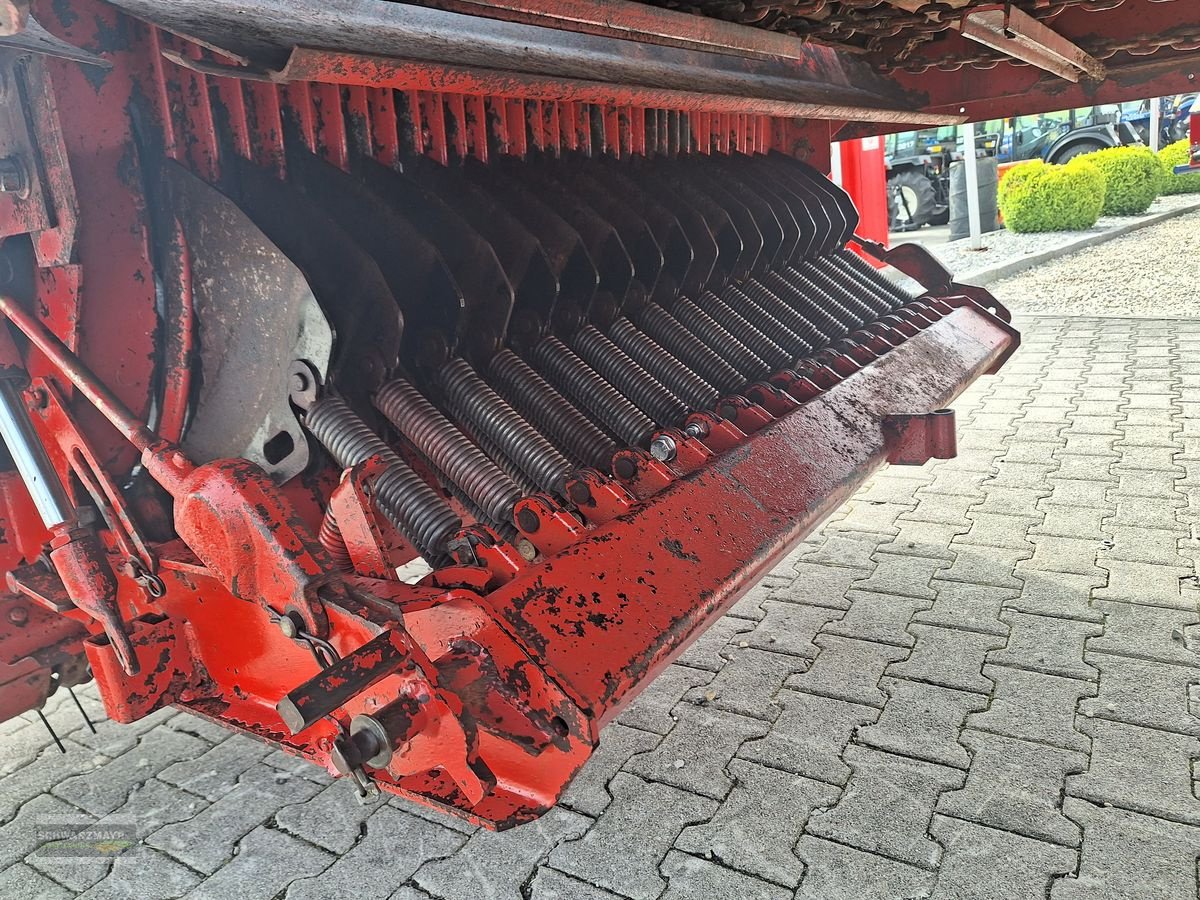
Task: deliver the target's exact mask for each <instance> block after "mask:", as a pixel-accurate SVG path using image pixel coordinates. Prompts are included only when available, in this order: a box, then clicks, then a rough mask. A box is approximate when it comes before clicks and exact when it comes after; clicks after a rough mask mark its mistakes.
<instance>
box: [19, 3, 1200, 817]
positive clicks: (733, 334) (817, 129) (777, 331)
mask: <svg viewBox="0 0 1200 900" xmlns="http://www.w3.org/2000/svg"><path fill="white" fill-rule="evenodd" d="M1102 6H1103V9H1102V10H1099V11H1097V10H1096V9H1095V8H1093V5H1089V4H1079V3H1077V2H1072V0H1038V2H1036V3H1035V2H1028V3H1016V4H1010V5H1009V6H1008V7H1007V8H1002V9H1001V18H1002V21H1001V22H1000V24H999V25H997V20H996V16H995V14H996V9H995V8H994V7H993V6H986V5H981V4H978V3H974V2H967V3H963V2H950V3H936V4H934V3H924V2H922V0H896V2H893V3H890V4H889V3H880V2H858V0H856V2H854V3H851V2H849V0H841V2H825V0H818V2H805V3H799V4H796V3H791V4H787V5H782V6H780V5H776V6H772V5H770V4H766V5H761V4H759V5H753V8H751V6H747V5H745V4H741V3H738V4H720V3H714V4H709V3H704V4H699V5H697V6H696V8H695V9H694V10H690V12H691V13H695V14H689V12H680V11H677V10H666V9H658V8H656V7H654V6H648V5H639V4H630V3H623V2H618V0H608V2H606V3H605V4H603V6H602V7H601V6H600V5H593V4H590V3H587V2H580V3H570V2H554V3H551V2H549V0H525V2H522V3H519V4H518V3H515V2H499V3H497V2H492V0H489V2H483V0H479V2H477V0H431V2H430V3H429V4H428V5H426V6H417V5H408V4H401V3H394V2H389V0H343V2H339V3H336V4H326V3H317V2H315V0H303V2H295V0H292V2H286V3H285V2H283V0H243V2H239V3H237V4H234V3H228V2H224V0H171V2H166V0H116V2H112V3H105V2H101V0H45V2H40V0H38V2H34V3H33V4H32V8H30V6H29V4H27V3H25V2H22V0H8V2H0V34H3V35H4V36H3V37H0V116H2V117H3V125H2V126H0V192H2V193H0V240H2V244H0V312H2V313H3V315H4V318H5V319H6V320H7V324H6V325H5V326H3V328H2V329H0V374H2V378H0V436H2V437H3V439H4V444H5V445H6V447H7V448H8V454H7V457H6V458H5V459H3V460H2V463H3V464H2V465H0V516H2V517H3V523H2V535H3V540H2V542H0V567H2V568H3V569H4V571H6V572H7V590H6V592H5V593H4V594H3V595H0V718H6V717H11V716H13V715H17V714H19V713H21V712H23V711H26V710H30V709H36V708H38V707H39V706H40V705H41V704H42V703H43V702H44V700H45V699H46V697H47V696H48V695H49V694H51V693H52V692H54V691H56V690H61V689H69V688H70V687H71V686H73V685H75V684H78V683H80V682H82V681H84V680H85V679H88V678H94V679H95V680H96V681H97V683H98V686H99V690H100V694H101V696H102V697H103V700H104V704H105V708H106V710H107V712H108V715H109V716H110V717H111V718H113V719H116V720H118V721H122V722H128V721H132V720H136V719H138V718H141V717H143V716H145V715H147V714H149V713H150V712H152V711H154V710H156V709H158V708H160V707H162V706H164V705H168V704H169V705H173V706H175V707H178V708H180V709H186V710H189V711H191V712H193V713H195V714H197V715H200V716H204V717H206V718H209V719H211V720H213V721H216V722H219V723H221V724H223V725H225V726H227V727H229V728H232V729H235V730H237V731H241V732H244V733H247V734H250V735H253V736H255V737H257V738H259V739H261V740H263V741H265V742H267V743H269V744H272V745H274V746H277V747H281V748H283V749H284V750H286V751H288V752H290V753H293V754H297V755H300V756H303V757H305V758H307V759H310V760H312V761H313V762H314V763H317V764H319V765H322V766H325V767H327V768H329V769H330V770H331V771H334V772H337V773H340V774H342V775H345V776H348V777H351V778H353V779H354V780H355V781H356V782H357V784H358V785H359V787H360V789H361V790H362V791H363V792H364V793H365V792H371V791H375V790H378V789H383V790H386V791H389V792H393V793H397V794H401V795H403V796H406V797H409V798H411V799H413V800H416V801H419V802H423V803H427V804H430V805H434V806H437V807H440V808H442V809H445V810H447V811H449V812H452V813H455V814H458V815H461V816H464V817H467V818H469V819H471V820H472V821H476V822H482V823H484V824H486V825H489V826H491V827H497V828H503V827H508V826H511V825H514V824H517V823H520V822H524V821H528V820H530V819H532V818H534V817H536V816H537V815H539V814H540V813H541V812H543V811H545V810H546V809H548V808H549V807H550V806H551V805H552V804H553V803H554V802H555V800H556V798H557V797H558V796H559V795H560V793H561V792H562V790H563V788H564V787H565V785H566V784H567V783H568V782H569V780H570V779H571V777H572V776H573V775H574V774H575V773H576V772H577V771H578V770H579V768H580V766H582V765H583V763H584V762H585V761H586V759H587V758H588V756H589V754H590V753H591V752H592V749H593V748H594V746H595V745H596V743H597V741H598V740H599V739H601V738H600V735H601V728H602V726H603V725H604V724H605V723H606V722H608V721H610V720H611V719H612V718H613V717H614V716H616V715H617V714H618V713H619V711H620V710H621V709H622V708H623V707H624V706H625V705H626V704H628V703H629V701H630V700H631V699H632V698H633V697H634V695H635V694H636V693H637V692H638V691H639V690H640V689H641V688H643V687H644V686H645V685H646V684H647V682H648V681H650V680H651V679H652V678H654V677H655V675H656V674H657V673H658V672H660V671H661V670H662V669H663V668H664V667H665V666H667V665H668V664H669V663H670V662H671V661H672V660H673V659H674V658H676V657H677V656H678V655H679V654H680V653H681V652H683V650H684V649H685V648H686V647H687V646H688V644H689V643H690V642H691V641H693V640H694V639H695V638H696V637H697V636H698V635H699V634H700V633H701V632H702V631H703V630H704V628H705V627H706V626H707V625H708V624H710V623H711V622H712V621H713V620H714V619H715V618H717V617H719V616H720V615H721V614H722V613H723V612H724V611H725V610H727V609H728V608H729V606H730V605H731V604H732V603H734V602H735V601H736V600H737V598H738V597H739V596H740V595H741V594H742V593H744V592H745V591H746V590H747V589H748V588H749V587H750V586H751V585H752V584H753V583H754V581H755V580H756V579H757V578H758V577H760V576H761V575H762V574H764V573H765V572H766V571H768V570H769V569H770V568H771V566H772V565H773V564H774V563H775V562H776V561H778V560H779V559H780V558H781V557H782V556H783V555H784V554H786V553H787V552H788V551H789V549H791V548H792V547H794V546H795V544H796V543H797V542H798V541H799V540H801V539H802V538H803V537H804V535H805V534H806V533H808V532H809V531H810V530H811V529H812V528H814V527H815V526H816V525H817V524H818V523H819V522H820V521H821V520H822V518H823V517H824V516H825V515H826V514H827V513H828V512H829V511H830V510H831V509H833V508H834V507H835V506H836V505H837V504H839V503H840V502H842V501H843V500H844V499H845V498H846V497H848V496H849V495H850V494H851V493H852V492H853V491H854V490H855V488H856V487H857V486H858V485H859V484H861V482H862V481H863V480H864V479H865V478H866V477H867V476H868V475H869V474H870V473H871V471H872V470H874V469H875V468H876V467H878V466H879V465H881V464H882V463H884V462H885V461H891V462H896V463H920V462H923V461H925V460H928V459H930V458H933V457H946V456H949V455H952V454H953V452H954V426H953V416H952V414H949V413H947V412H945V409H944V408H945V407H946V406H947V405H948V404H949V403H950V402H951V401H952V400H953V398H954V397H955V396H956V395H957V394H958V393H959V392H960V391H961V390H962V389H963V388H964V387H965V386H967V385H968V384H970V383H971V382H972V381H973V380H974V379H975V378H977V377H979V376H980V375H982V374H984V373H986V372H989V371H992V370H994V369H995V368H996V367H997V366H999V365H1000V364H1002V362H1003V361H1004V359H1005V358H1006V357H1007V356H1008V355H1009V354H1010V353H1011V352H1012V351H1013V350H1014V349H1015V347H1016V344H1017V340H1018V337H1017V334H1016V332H1015V331H1014V330H1013V328H1012V327H1011V325H1010V324H1009V323H1008V316H1007V314H1006V312H1005V310H1004V309H1003V308H1002V307H1001V306H1000V305H999V304H998V303H996V302H995V301H994V300H993V299H992V298H991V297H989V296H988V295H987V293H986V292H985V291H982V290H979V289H976V288H969V287H965V286H962V285H958V284H955V283H954V282H953V280H952V278H951V276H950V275H949V274H948V273H947V272H945V270H943V269H942V268H941V267H940V266H939V265H937V263H936V262H935V261H934V260H933V259H932V258H930V257H929V256H928V255H926V254H924V253H923V252H922V251H920V250H919V249H917V248H913V247H902V248H898V249H897V250H893V251H891V252H890V253H885V251H884V250H883V248H881V247H878V246H875V245H871V244H870V243H869V242H866V241H863V240H858V241H856V240H855V237H854V233H855V227H856V223H857V214H856V213H855V210H854V208H853V205H852V204H851V203H850V202H849V200H848V198H847V197H846V195H845V194H844V193H843V192H842V191H841V190H840V189H839V188H838V187H836V186H835V185H834V184H832V183H831V182H830V181H829V180H828V179H827V178H825V177H824V175H823V173H824V172H825V171H826V170H827V168H828V143H829V139H830V137H831V136H832V135H838V136H841V137H845V136H852V135H854V134H869V133H879V132H881V131H886V130H889V129H894V128H902V127H905V126H907V125H913V124H938V123H949V122H956V121H962V120H963V119H964V118H965V117H968V116H970V117H972V118H976V119H983V118H988V117H990V116H992V115H1002V114H1011V113H1012V112H1013V111H1015V110H1014V109H1013V108H1012V107H1013V104H1014V103H1016V102H1017V100H1018V99H1019V101H1020V102H1021V103H1022V104H1023V105H1024V106H1025V108H1026V109H1025V110H1024V111H1028V108H1029V107H1030V106H1035V107H1036V106H1039V105H1041V106H1042V107H1044V108H1047V109H1049V108H1058V107H1062V106H1063V105H1069V104H1071V103H1072V102H1075V99H1077V98H1076V97H1075V95H1076V94H1080V95H1082V94H1083V93H1085V92H1086V93H1087V94H1088V95H1089V96H1094V97H1098V98H1100V99H1105V98H1117V99H1119V98H1123V97H1125V96H1131V95H1133V94H1138V93H1141V94H1165V93H1170V92H1178V91H1180V90H1183V86H1182V84H1183V82H1185V81H1186V80H1187V79H1188V78H1189V77H1190V75H1189V72H1190V70H1189V68H1188V67H1189V66H1193V65H1194V58H1195V52H1194V49H1195V47H1197V46H1200V17H1198V15H1197V13H1196V11H1195V10H1192V9H1191V8H1190V4H1186V3H1183V2H1162V3H1153V2H1149V0H1125V2H1124V3H1120V2H1115V3H1113V2H1109V3H1105V4H1103V5H1102ZM1023 10H1024V12H1023ZM1132 23H1137V28H1133V27H1132ZM997 29H999V30H997ZM1052 29H1053V30H1052ZM1071 37H1074V38H1077V39H1078V40H1079V41H1080V46H1075V45H1071V44H1069V42H1068V41H1067V38H1071ZM1031 47H1032V48H1034V49H1030V48H1031ZM1072 47H1073V48H1074V49H1072ZM972 48H974V49H972ZM981 48H982V49H981ZM1038 48H1041V49H1040V50H1038ZM850 51H853V52H850ZM1010 54H1011V55H1015V57H1017V58H1016V59H1013V58H1012V56H1010ZM1039 54H1040V55H1039ZM1099 58H1104V59H1105V61H1106V62H1105V63H1101V62H1100V61H1099ZM1030 62H1032V63H1033V65H1029V64H1028V63H1030ZM1105 65H1107V67H1108V73H1109V74H1115V75H1118V76H1119V77H1114V78H1110V79H1109V80H1107V81H1106V80H1104V75H1105ZM978 68H988V69H990V70H991V72H990V75H989V77H988V78H986V79H981V78H978V77H975V76H974V73H975V72H976V70H977V69H978ZM1064 78H1066V79H1068V81H1066V82H1064V80H1063V79H1064ZM1071 80H1073V81H1076V82H1079V83H1078V84H1074V85H1072V84H1070V83H1069V81H1071ZM1014 98H1015V99H1014ZM1096 102H1099V100H1097V101H1096ZM1106 102H1107V101H1106ZM859 251H862V252H863V253H865V254H866V255H867V256H874V257H877V258H878V257H883V258H886V259H887V260H888V261H889V262H891V263H893V264H894V265H896V266H897V267H899V268H901V269H902V270H904V271H906V272H907V273H908V274H910V275H911V276H913V277H914V278H915V279H916V280H917V282H919V283H920V284H921V285H922V286H923V287H922V288H921V289H920V290H919V291H917V292H915V293H914V292H910V291H908V290H906V289H903V288H899V287H897V286H896V284H895V283H894V282H893V281H891V280H889V279H888V278H885V277H884V276H883V275H881V274H880V273H879V271H878V270H877V269H876V268H875V266H873V265H872V264H871V263H870V262H868V261H866V259H865V258H864V256H863V255H862V254H860V252H859ZM418 564H420V566H418ZM418 568H420V571H417V569H418Z"/></svg>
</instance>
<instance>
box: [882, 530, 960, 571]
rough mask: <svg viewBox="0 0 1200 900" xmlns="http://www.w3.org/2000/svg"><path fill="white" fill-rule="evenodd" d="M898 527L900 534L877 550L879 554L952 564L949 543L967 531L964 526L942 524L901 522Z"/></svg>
mask: <svg viewBox="0 0 1200 900" xmlns="http://www.w3.org/2000/svg"><path fill="white" fill-rule="evenodd" d="M899 525H900V533H899V534H897V535H896V537H895V539H894V540H893V541H892V542H891V543H890V544H884V545H883V546H882V547H880V548H879V549H880V552H881V553H887V554H890V555H894V556H920V557H924V558H926V559H943V560H947V561H948V562H953V561H954V551H953V550H951V549H950V542H951V541H953V540H954V538H955V537H957V536H958V535H960V534H964V533H965V532H966V531H967V526H965V525H946V524H944V523H942V522H905V521H901V522H900V523H899Z"/></svg>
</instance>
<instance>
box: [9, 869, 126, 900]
mask: <svg viewBox="0 0 1200 900" xmlns="http://www.w3.org/2000/svg"><path fill="white" fill-rule="evenodd" d="M74 896H76V895H75V893H74V892H73V891H68V890H67V889H66V888H65V887H62V886H61V885H58V884H55V883H54V882H53V881H51V880H50V879H49V878H47V877H46V876H45V875H42V874H41V873H40V872H36V871H34V870H33V869H31V868H29V866H27V865H24V864H23V863H17V864H16V865H14V866H9V867H8V868H7V869H5V870H3V871H0V897H4V898H6V900H68V898H71V897H74ZM128 896H131V897H132V896H134V895H133V894H130V895H128Z"/></svg>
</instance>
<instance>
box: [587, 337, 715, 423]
mask: <svg viewBox="0 0 1200 900" xmlns="http://www.w3.org/2000/svg"><path fill="white" fill-rule="evenodd" d="M571 343H572V344H573V345H574V348H575V352H576V353H578V354H579V356H580V358H581V359H583V361H584V362H586V363H587V364H588V365H590V366H591V367H592V368H593V369H595V370H596V371H597V372H598V373H599V374H600V376H601V377H602V378H604V379H606V380H607V381H608V382H609V384H611V385H612V386H613V387H615V388H616V389H617V390H618V391H620V392H621V393H622V394H624V395H625V396H626V397H627V398H628V399H629V401H630V402H631V403H633V405H634V406H636V407H637V408H638V409H640V410H641V411H642V412H644V413H645V414H646V415H647V416H649V417H650V418H651V419H653V420H654V422H655V424H657V425H662V426H666V427H671V426H675V425H682V424H683V420H684V419H686V418H687V415H688V413H689V412H691V410H689V409H688V408H687V405H686V404H685V403H684V402H683V401H682V400H680V399H679V398H678V397H676V396H675V395H674V394H672V393H671V392H670V391H669V390H668V389H667V388H666V387H665V386H664V385H663V384H662V383H661V382H660V381H659V380H658V379H657V378H655V377H654V376H653V375H651V374H650V373H649V372H647V371H646V370H645V369H643V368H642V367H641V366H639V365H638V364H637V363H636V362H635V361H634V360H632V359H630V358H629V356H627V355H626V354H625V351H623V350H622V349H621V348H620V347H618V346H617V345H616V344H614V343H613V342H612V341H610V340H609V339H608V338H606V337H605V336H604V335H603V334H601V333H600V332H599V330H597V328H596V326H594V325H585V326H584V327H583V328H581V329H579V331H577V332H576V333H575V337H574V338H573V339H572V341H571Z"/></svg>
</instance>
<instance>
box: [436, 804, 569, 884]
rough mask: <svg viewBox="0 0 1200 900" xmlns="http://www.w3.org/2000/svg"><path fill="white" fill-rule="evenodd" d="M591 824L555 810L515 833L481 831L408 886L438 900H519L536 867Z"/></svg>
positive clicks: (510, 831) (511, 831)
mask: <svg viewBox="0 0 1200 900" xmlns="http://www.w3.org/2000/svg"><path fill="white" fill-rule="evenodd" d="M591 824H592V820H591V819H589V818H587V817H586V816H581V815H579V814H578V813H574V812H571V811H570V810H567V809H562V808H561V807H555V808H554V809H552V810H550V811H549V812H548V813H546V814H545V815H543V816H542V817H541V818H539V819H537V820H535V821H534V822H531V823H529V824H527V825H523V826H521V827H520V828H512V829H509V830H508V831H501V832H496V831H488V830H487V829H483V828H481V829H479V830H478V831H476V832H475V833H474V834H473V835H471V837H470V839H468V840H467V842H466V843H465V844H463V846H462V847H461V849H459V850H458V852H456V853H454V854H452V855H448V856H447V855H444V854H442V857H443V858H441V859H433V860H431V861H429V862H427V863H425V864H424V865H422V866H421V867H420V868H419V869H417V871H416V874H415V875H413V880H414V881H415V882H416V883H417V884H418V885H419V886H420V887H421V888H422V889H424V890H426V891H428V892H429V893H430V894H433V895H434V896H438V897H447V898H453V897H495V898H509V897H511V898H519V897H521V896H522V892H521V886H522V885H524V884H525V883H526V882H527V881H528V880H529V878H530V876H531V875H532V874H533V872H534V870H535V869H536V868H537V866H538V864H539V862H540V861H542V860H544V859H545V858H546V857H547V855H548V854H550V853H551V852H552V851H553V850H554V849H555V848H557V847H559V846H560V845H562V844H563V842H564V841H570V840H573V839H576V838H579V837H582V836H583V835H584V834H585V833H586V832H587V829H588V827H589V826H590V825H591ZM441 839H442V840H449V838H446V837H445V836H442V838H441ZM430 855H433V854H430ZM414 862H415V860H414ZM559 868H562V867H561V866H559Z"/></svg>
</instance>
